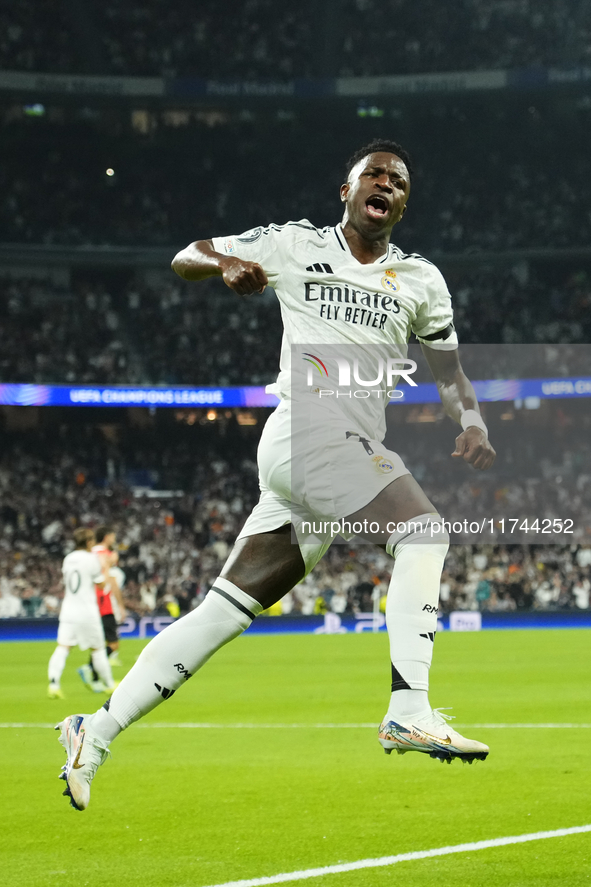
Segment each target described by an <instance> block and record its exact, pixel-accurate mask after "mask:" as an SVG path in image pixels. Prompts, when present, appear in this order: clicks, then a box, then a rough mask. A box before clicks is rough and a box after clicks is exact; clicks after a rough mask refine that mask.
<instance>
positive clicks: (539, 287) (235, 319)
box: [0, 263, 591, 386]
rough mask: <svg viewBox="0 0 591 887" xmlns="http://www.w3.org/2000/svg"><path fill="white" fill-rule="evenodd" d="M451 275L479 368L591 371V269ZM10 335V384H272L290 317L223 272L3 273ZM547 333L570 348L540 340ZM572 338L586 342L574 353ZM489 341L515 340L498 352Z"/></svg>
mask: <svg viewBox="0 0 591 887" xmlns="http://www.w3.org/2000/svg"><path fill="white" fill-rule="evenodd" d="M448 285H449V287H450V290H451V292H452V296H453V298H454V307H455V318H456V319H455V323H456V327H457V329H458V334H459V337H460V341H461V342H462V343H464V344H467V343H474V344H478V345H485V344H486V345H487V346H488V347H487V348H478V349H476V350H475V349H469V348H467V349H465V350H464V353H463V360H464V364H465V366H466V368H467V371H468V372H469V374H470V375H471V377H472V378H474V379H482V378H490V377H491V376H492V377H494V378H504V377H509V378H510V377H512V375H515V374H516V373H517V374H523V375H530V376H542V377H548V376H553V375H559V376H560V375H572V374H576V373H583V374H588V372H589V354H588V349H585V348H584V345H583V343H585V342H588V341H589V338H590V336H591V312H590V311H589V307H590V306H591V268H589V269H584V268H581V269H580V270H579V271H573V270H572V269H571V268H569V267H568V266H567V268H564V269H563V268H561V267H558V268H556V267H553V268H551V269H550V270H549V271H547V270H546V268H545V267H543V266H542V267H540V266H533V267H532V268H528V267H527V265H524V263H521V264H518V265H516V266H515V267H513V268H501V269H497V268H496V267H495V266H491V267H489V268H486V267H485V268H479V269H478V270H469V269H463V270H458V269H454V270H452V271H450V273H449V275H448ZM0 338H1V340H2V343H3V346H2V352H1V353H0V382H36V383H48V384H52V383H53V384H58V383H77V384H88V383H97V384H99V383H104V384H125V385H130V384H131V385H133V384H140V383H141V384H156V385H159V384H181V385H213V386H216V385H266V384H268V383H269V382H272V381H273V380H274V379H275V377H276V375H277V371H278V366H279V348H280V342H281V318H280V312H279V303H278V301H277V299H276V297H275V295H274V293H273V291H272V290H267V291H266V293H265V294H264V295H262V296H258V295H257V296H252V297H250V298H249V299H240V298H238V297H237V296H235V295H233V294H232V293H230V291H229V290H228V289H227V288H226V287H225V286H224V284H223V283H222V282H221V281H219V280H210V281H204V282H202V283H200V284H199V285H198V286H197V285H195V284H185V283H184V282H183V281H181V280H178V279H177V278H175V276H174V275H173V274H172V272H170V279H168V280H167V281H166V282H165V283H162V284H161V285H154V284H153V285H148V284H146V283H145V282H142V281H141V280H139V279H138V280H133V279H132V280H128V281H123V282H122V283H120V284H119V285H117V286H113V285H112V283H109V281H108V280H105V281H103V282H101V279H100V275H98V274H94V275H93V276H92V277H90V276H87V277H86V279H84V278H78V277H75V278H73V279H72V281H71V283H70V285H69V286H64V285H57V284H55V283H52V282H51V281H49V280H47V279H46V280H43V279H40V278H37V279H35V278H28V279H27V278H14V279H10V278H5V279H3V280H2V279H1V278H0ZM543 342H553V343H557V344H558V346H559V347H555V348H553V347H551V346H548V347H544V348H542V346H541V345H538V346H536V347H537V348H538V350H536V347H534V346H535V343H543ZM565 342H569V343H577V342H578V343H581V344H580V345H579V346H578V350H577V348H575V349H573V350H571V351H570V352H569V353H568V356H567V355H566V352H565V350H564V345H562V346H560V344H559V343H565ZM488 343H505V344H506V347H505V349H504V350H503V349H502V348H495V349H494V354H493V349H492V345H488ZM521 343H532V345H531V346H530V348H529V349H523V348H518V347H517V345H518V344H521ZM534 355H535V364H533V365H530V363H529V361H530V357H531V358H532V359H533V357H534ZM516 361H518V363H517V364H516ZM417 378H418V377H417ZM420 379H421V381H429V377H428V373H425V372H423V373H422V375H421V377H420Z"/></svg>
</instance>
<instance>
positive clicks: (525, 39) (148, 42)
mask: <svg viewBox="0 0 591 887" xmlns="http://www.w3.org/2000/svg"><path fill="white" fill-rule="evenodd" d="M376 28H378V29H379V33H380V41H381V42H380V46H381V47H384V50H383V51H368V47H370V46H372V41H373V39H374V38H375V34H376ZM0 34H2V35H3V37H2V39H1V42H0V52H1V53H2V59H3V65H4V67H5V68H7V69H15V70H36V71H42V72H44V73H61V72H67V73H79V72H80V71H81V70H82V71H87V72H91V73H95V74H127V75H135V76H137V75H139V76H142V75H143V76H166V77H186V76H193V77H205V78H208V79H214V78H222V79H240V80H257V79H258V80H286V79H289V78H292V77H296V76H299V77H315V76H316V77H317V76H339V75H341V76H360V75H368V74H369V75H371V74H380V75H383V74H406V73H421V72H443V71H457V70H467V69H496V68H519V67H524V66H541V65H546V66H548V65H560V64H562V65H564V64H567V65H568V66H569V67H570V66H573V65H577V64H578V65H584V64H585V63H587V62H588V61H589V58H590V55H591V24H590V17H589V10H588V6H587V4H586V3H576V2H575V0H563V2H561V3H555V2H552V0H537V2H534V0H504V2H502V3H499V2H495V0H464V2H462V3H456V4H452V5H447V6H445V8H444V7H443V6H442V5H441V4H440V3H437V0H422V2H421V3H418V4H417V3H415V2H412V0H390V2H389V3H387V4H386V5H385V6H384V4H383V3H382V4H380V3H378V2H377V0H330V2H328V3H326V4H324V5H323V8H322V10H321V11H320V12H319V10H318V7H316V6H315V5H314V4H313V3H312V2H311V0H303V2H300V3H299V4H297V5H296V6H290V7H288V8H286V7H285V6H284V5H281V4H277V3H274V2H272V0H248V2H246V3H243V2H238V0H229V2H227V3H226V4H225V5H224V8H223V15H221V14H220V7H219V4H216V3H215V0H205V2H201V3H200V4H199V7H198V8H196V7H195V6H194V5H193V4H191V3H189V2H188V0H183V2H177V3H174V4H170V3H166V2H164V0H145V2H143V3H139V2H137V0H133V2H131V3H126V4H120V3H115V2H114V0H108V2H106V3H101V4H98V3H95V2H92V3H88V4H85V7H84V9H83V11H82V12H81V11H80V10H76V9H74V5H73V4H66V5H64V4H60V3H57V2H55V0H43V2H42V3H36V4H34V3H32V2H30V0H25V2H20V3H18V4H12V5H11V6H6V5H5V7H4V9H3V11H2V15H1V17H0ZM89 45H90V46H92V47H93V52H92V53H91V62H92V65H90V66H89V60H88V58H85V57H84V52H85V50H87V48H88V46H89ZM390 46H393V47H395V51H389V49H388V47H390ZM229 47H231V50H232V51H231V52H229V51H228V48H229ZM89 67H90V71H89Z"/></svg>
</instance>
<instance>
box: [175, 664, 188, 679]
mask: <svg viewBox="0 0 591 887" xmlns="http://www.w3.org/2000/svg"><path fill="white" fill-rule="evenodd" d="M173 668H176V670H177V671H178V673H179V674H182V676H183V677H184V679H185V680H186V681H188V680H189V678H192V677H193V675H192V674H191V672H190V671H188V670H187V669H186V668H185V666H184V665H183V663H182V662H175V664H174V666H173Z"/></svg>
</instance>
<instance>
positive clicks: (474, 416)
mask: <svg viewBox="0 0 591 887" xmlns="http://www.w3.org/2000/svg"><path fill="white" fill-rule="evenodd" d="M460 425H461V426H462V428H463V429H464V431H465V430H466V429H467V428H470V426H472V425H473V426H475V427H476V428H480V430H481V431H484V433H485V434H486V436H487V437H488V428H487V427H486V425H485V424H484V422H483V421H482V416H481V415H480V413H477V412H476V410H466V411H465V412H463V413H462V415H461V416H460Z"/></svg>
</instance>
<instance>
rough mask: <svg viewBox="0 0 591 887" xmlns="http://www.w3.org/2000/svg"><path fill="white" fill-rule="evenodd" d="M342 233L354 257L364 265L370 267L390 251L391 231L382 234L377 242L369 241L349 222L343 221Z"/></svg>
mask: <svg viewBox="0 0 591 887" xmlns="http://www.w3.org/2000/svg"><path fill="white" fill-rule="evenodd" d="M342 231H343V234H344V235H345V240H346V241H347V244H348V246H349V249H350V250H351V254H352V256H353V257H354V258H355V259H357V261H358V262H361V264H362V265H370V264H371V263H372V262H375V261H376V259H379V258H380V257H381V256H383V255H385V254H386V253H387V251H388V243H389V242H390V231H384V232H382V233H381V234H380V235H379V236H378V237H377V238H376V239H375V240H373V239H372V240H368V239H367V237H365V236H364V235H363V234H361V233H360V232H359V231H358V230H357V229H356V228H354V227H353V225H352V224H351V222H350V221H349V220H346V221H343V223H342Z"/></svg>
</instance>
